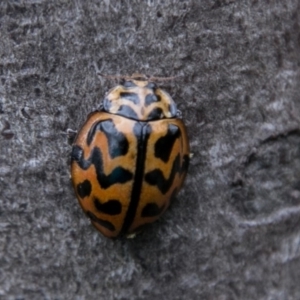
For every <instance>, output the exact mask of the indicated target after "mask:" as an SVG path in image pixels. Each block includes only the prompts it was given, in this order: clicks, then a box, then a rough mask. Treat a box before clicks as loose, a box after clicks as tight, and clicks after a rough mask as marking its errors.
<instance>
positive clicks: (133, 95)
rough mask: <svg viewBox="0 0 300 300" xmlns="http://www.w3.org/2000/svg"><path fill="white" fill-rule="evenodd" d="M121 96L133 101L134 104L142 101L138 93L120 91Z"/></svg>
mask: <svg viewBox="0 0 300 300" xmlns="http://www.w3.org/2000/svg"><path fill="white" fill-rule="evenodd" d="M120 98H122V99H126V100H128V101H131V102H133V103H134V104H139V103H140V99H139V96H138V95H137V94H136V93H128V92H123V93H120Z"/></svg>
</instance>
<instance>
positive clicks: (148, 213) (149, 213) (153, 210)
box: [142, 202, 165, 217]
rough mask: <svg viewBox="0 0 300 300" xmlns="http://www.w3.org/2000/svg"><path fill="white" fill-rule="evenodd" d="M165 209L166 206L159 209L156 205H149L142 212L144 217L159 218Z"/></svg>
mask: <svg viewBox="0 0 300 300" xmlns="http://www.w3.org/2000/svg"><path fill="white" fill-rule="evenodd" d="M164 208H165V205H162V207H159V206H158V205H157V204H156V203H154V202H153V203H148V204H146V205H145V207H144V208H143V210H142V217H157V216H159V215H160V214H161V213H162V212H163V210H164Z"/></svg>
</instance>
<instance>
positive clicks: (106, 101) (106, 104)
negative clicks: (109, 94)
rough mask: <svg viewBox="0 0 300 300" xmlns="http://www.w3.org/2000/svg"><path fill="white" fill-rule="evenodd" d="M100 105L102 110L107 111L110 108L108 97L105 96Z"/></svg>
mask: <svg viewBox="0 0 300 300" xmlns="http://www.w3.org/2000/svg"><path fill="white" fill-rule="evenodd" d="M102 105H103V106H102V109H103V111H107V112H109V110H110V108H111V101H110V100H109V99H107V98H105V99H104V100H103V103H102Z"/></svg>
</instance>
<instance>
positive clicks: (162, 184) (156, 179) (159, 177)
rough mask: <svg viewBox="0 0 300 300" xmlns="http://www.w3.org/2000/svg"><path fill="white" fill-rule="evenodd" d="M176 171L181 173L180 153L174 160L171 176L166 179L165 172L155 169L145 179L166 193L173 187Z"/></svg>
mask: <svg viewBox="0 0 300 300" xmlns="http://www.w3.org/2000/svg"><path fill="white" fill-rule="evenodd" d="M176 173H181V166H180V155H179V154H178V155H177V156H176V158H175V159H174V161H173V165H172V170H171V174H170V176H169V178H167V179H165V177H164V175H163V173H162V171H161V170H159V169H154V170H153V171H151V172H148V173H147V174H146V175H145V180H146V182H147V183H149V184H150V185H156V186H157V187H158V189H159V190H160V191H161V192H162V194H165V193H166V192H167V191H168V190H169V189H170V187H171V185H172V183H173V181H174V178H175V175H176Z"/></svg>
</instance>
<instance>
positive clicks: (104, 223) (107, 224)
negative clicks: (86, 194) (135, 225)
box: [86, 211, 116, 231]
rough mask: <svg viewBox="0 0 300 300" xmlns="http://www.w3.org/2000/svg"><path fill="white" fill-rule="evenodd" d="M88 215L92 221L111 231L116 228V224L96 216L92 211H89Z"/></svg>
mask: <svg viewBox="0 0 300 300" xmlns="http://www.w3.org/2000/svg"><path fill="white" fill-rule="evenodd" d="M86 215H87V216H88V217H89V218H90V219H91V221H92V222H94V223H97V224H99V225H101V226H103V227H105V228H106V229H108V230H110V231H115V230H116V228H115V226H114V225H113V224H112V223H111V222H109V221H105V220H102V219H100V218H98V217H96V216H95V215H94V214H93V213H92V212H90V211H87V212H86Z"/></svg>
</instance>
